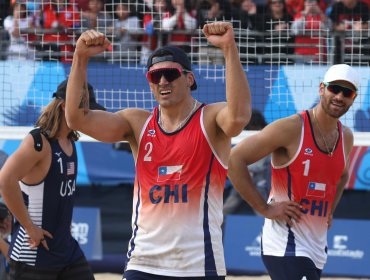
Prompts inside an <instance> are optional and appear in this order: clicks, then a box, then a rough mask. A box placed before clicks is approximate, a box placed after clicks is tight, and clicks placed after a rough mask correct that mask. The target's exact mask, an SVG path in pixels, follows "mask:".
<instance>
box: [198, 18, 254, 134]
mask: <svg viewBox="0 0 370 280" xmlns="http://www.w3.org/2000/svg"><path fill="white" fill-rule="evenodd" d="M203 32H204V34H205V36H206V38H207V40H208V41H209V42H210V43H211V44H212V45H214V46H215V47H218V48H220V49H221V50H222V52H223V53H224V57H225V63H226V101H227V103H226V106H225V107H224V108H222V109H221V110H219V109H218V108H217V109H216V110H217V114H216V122H217V125H218V126H219V127H220V128H221V130H222V131H223V132H224V133H225V134H226V135H227V136H228V137H234V136H236V135H239V133H240V132H241V131H242V130H243V128H244V127H245V126H246V125H247V123H248V122H249V120H250V117H251V94H250V89H249V83H248V80H247V77H246V74H245V72H244V70H243V67H242V65H241V63H240V59H239V55H238V49H237V46H236V43H235V40H234V31H233V27H232V25H231V24H230V23H227V22H215V23H209V24H206V25H204V27H203Z"/></svg>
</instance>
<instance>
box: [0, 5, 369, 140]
mask: <svg viewBox="0 0 370 280" xmlns="http://www.w3.org/2000/svg"><path fill="white" fill-rule="evenodd" d="M274 1H275V0H272V1H269V2H268V3H270V2H271V3H270V4H271V5H274V4H276V3H273V2H274ZM79 2H80V1H76V2H71V1H61V0H58V1H37V0H36V1H25V2H24V3H23V2H22V1H20V2H19V3H20V4H19V3H18V2H17V3H18V5H19V6H20V7H18V8H17V9H19V14H20V15H19V16H18V17H19V19H18V22H19V23H20V24H18V25H17V26H18V27H15V26H14V24H15V23H14V18H15V16H14V12H13V22H12V21H11V19H9V18H8V19H5V20H4V29H0V32H1V33H0V34H1V37H2V38H3V39H2V40H1V44H0V45H1V49H0V58H2V60H0V127H1V129H0V138H1V139H21V138H23V137H24V135H25V133H27V132H28V131H29V130H30V129H31V127H32V126H33V125H34V123H35V121H36V119H37V117H38V116H39V115H40V112H41V110H42V108H43V107H44V106H45V105H46V104H48V103H49V102H50V100H51V98H52V94H53V92H54V91H55V90H56V88H57V86H58V84H59V83H60V82H61V81H63V80H64V79H66V78H67V77H68V74H69V71H70V66H71V65H70V63H71V59H72V55H73V50H74V46H75V43H76V40H77V39H78V37H79V35H80V34H81V33H82V32H83V31H84V30H86V29H88V28H91V27H93V28H95V29H97V30H98V31H100V32H103V33H104V34H106V35H107V36H108V38H109V39H110V41H111V42H112V48H111V50H110V51H106V52H104V53H102V54H100V55H98V56H96V57H94V58H93V59H91V61H90V63H89V66H88V81H89V83H90V84H92V85H93V87H94V90H95V95H96V98H97V102H98V103H100V104H102V105H103V106H105V107H106V108H107V110H109V111H112V112H114V111H117V110H120V109H123V108H127V107H131V108H133V107H136V108H144V109H147V110H152V109H153V108H154V106H156V102H155V100H154V98H153V95H152V94H151V92H150V89H149V86H148V82H147V81H146V78H145V73H146V67H145V63H146V59H147V57H148V55H149V54H150V53H151V52H152V51H153V50H154V49H155V48H157V47H159V46H162V45H166V44H172V45H178V46H180V47H182V48H184V50H185V51H186V52H187V53H188V54H189V57H190V58H191V61H192V65H193V72H194V74H195V77H196V81H197V84H198V89H197V90H196V91H195V92H192V94H193V95H194V97H195V98H197V99H198V100H199V101H201V102H204V103H212V102H218V101H224V100H225V82H226V81H225V64H224V59H223V56H222V53H221V51H220V50H219V49H217V48H214V47H213V46H211V45H209V44H208V43H207V40H206V38H205V37H204V35H203V33H202V31H201V29H200V27H201V24H203V23H205V22H212V21H215V20H222V19H224V20H227V21H230V22H231V23H232V24H233V26H234V33H235V40H236V42H237V45H238V49H239V54H240V61H241V63H242V65H243V67H244V70H245V73H246V75H247V77H248V80H249V83H250V87H251V93H252V107H253V108H254V109H257V110H259V111H261V112H262V113H263V115H264V116H265V118H266V121H267V122H268V123H271V122H272V121H274V120H276V119H279V118H282V117H286V116H289V115H291V114H294V113H297V112H300V111H302V110H305V109H309V108H312V107H313V106H315V105H316V104H317V102H318V100H319V85H320V82H321V81H322V79H323V77H324V73H325V72H326V70H327V69H328V68H329V67H330V66H331V65H332V64H333V63H347V64H350V65H352V66H353V67H354V68H355V69H356V70H357V71H358V72H359V74H360V88H359V92H358V97H357V99H356V100H355V102H354V104H353V106H352V107H351V109H350V110H349V112H348V113H347V114H346V115H344V116H343V117H342V118H341V121H342V122H343V123H344V124H345V125H347V126H348V127H350V128H351V129H352V130H353V131H354V132H355V144H356V145H359V146H369V144H368V143H370V142H369V141H368V140H369V139H370V100H369V99H370V88H369V80H368V77H370V69H369V61H370V58H369V54H368V53H367V52H368V50H369V49H370V45H369V42H368V41H369V39H368V38H369V37H370V36H369V29H368V27H367V29H366V25H364V27H363V29H361V30H358V29H356V28H354V27H355V26H357V25H358V21H356V20H355V19H353V20H346V24H347V25H348V26H350V27H351V26H352V27H353V28H348V29H347V31H343V32H336V31H333V24H322V23H321V22H320V21H319V20H317V19H315V18H313V19H311V21H308V20H307V21H306V19H305V20H303V22H299V23H297V18H294V17H291V18H289V19H288V20H274V19H272V18H270V19H267V15H268V13H269V12H268V11H267V9H266V8H259V7H257V16H256V18H255V19H254V20H255V23H256V22H257V20H258V19H260V18H265V17H266V20H265V21H264V26H263V27H264V28H263V30H262V31H261V28H260V29H258V28H253V26H252V24H251V23H248V22H247V23H246V19H245V17H243V14H242V12H240V13H239V14H238V13H235V9H234V12H232V11H233V9H232V8H233V7H230V11H229V12H228V9H229V8H227V7H226V6H225V4H222V3H226V2H227V1H210V0H207V1H195V2H191V1H187V0H186V1H184V2H185V4H186V7H185V9H187V10H188V13H189V15H191V17H190V18H189V17H185V18H186V19H187V20H188V22H183V26H179V24H177V25H176V24H175V25H174V24H173V22H171V19H173V16H174V14H175V13H176V9H175V8H174V7H172V8H170V7H169V5H170V3H169V2H168V1H163V0H153V1H145V2H141V1H132V0H126V1H122V0H120V1H114V0H108V1H90V2H91V3H95V5H97V7H91V6H87V7H82V6H79V4H80V3H79ZM81 2H82V1H81ZM91 3H90V5H92V4H91ZM99 3H100V4H99ZM215 3H218V4H219V5H218V8H219V9H220V12H219V16H218V18H217V19H215V18H207V16H209V13H210V11H211V10H212V8H214V6H213V5H214V4H215ZM221 4H222V5H221ZM99 5H100V6H99ZM89 9H90V10H89ZM94 9H95V11H96V12H94V13H92V10H94ZM240 9H241V10H242V8H240ZM125 13H128V14H129V17H128V18H125V19H124V20H123V19H122V18H123V17H122V14H125ZM10 14H11V13H10ZM93 14H95V18H94V17H93ZM12 24H13V29H12V28H11V25H12ZM248 24H249V25H248ZM9 26H10V27H9ZM277 26H279V27H277ZM14 30H16V31H18V35H17V34H16V33H17V32H15V33H14ZM10 31H13V33H12V34H11V33H10ZM247 134H248V132H243V133H242V134H241V135H240V136H239V137H236V138H235V139H234V140H233V143H237V142H238V141H240V139H243V138H244V137H245V135H247ZM82 140H86V141H89V140H91V139H89V138H88V137H86V138H82Z"/></svg>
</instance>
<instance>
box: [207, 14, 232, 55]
mask: <svg viewBox="0 0 370 280" xmlns="http://www.w3.org/2000/svg"><path fill="white" fill-rule="evenodd" d="M203 33H204V35H205V36H206V38H207V40H208V42H209V43H210V44H212V45H214V46H215V47H218V48H221V49H225V48H227V47H230V46H235V40H234V30H233V26H232V25H231V23H230V22H222V21H220V22H212V23H207V24H205V25H204V27H203Z"/></svg>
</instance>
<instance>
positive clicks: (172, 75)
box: [146, 68, 189, 85]
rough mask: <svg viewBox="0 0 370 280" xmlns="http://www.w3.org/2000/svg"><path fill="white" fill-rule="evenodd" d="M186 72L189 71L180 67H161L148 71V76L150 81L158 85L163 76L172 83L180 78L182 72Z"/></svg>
mask: <svg viewBox="0 0 370 280" xmlns="http://www.w3.org/2000/svg"><path fill="white" fill-rule="evenodd" d="M185 73H189V71H186V70H183V69H180V68H159V69H154V70H151V71H148V72H147V73H146V78H147V79H148V81H149V82H151V83H153V84H156V85H158V84H159V82H160V80H161V78H162V76H164V78H165V79H166V81H167V82H169V83H171V82H173V81H174V80H176V79H178V78H180V76H181V74H185Z"/></svg>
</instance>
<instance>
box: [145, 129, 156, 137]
mask: <svg viewBox="0 0 370 280" xmlns="http://www.w3.org/2000/svg"><path fill="white" fill-rule="evenodd" d="M147 136H149V137H155V129H149V130H148V134H147Z"/></svg>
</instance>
